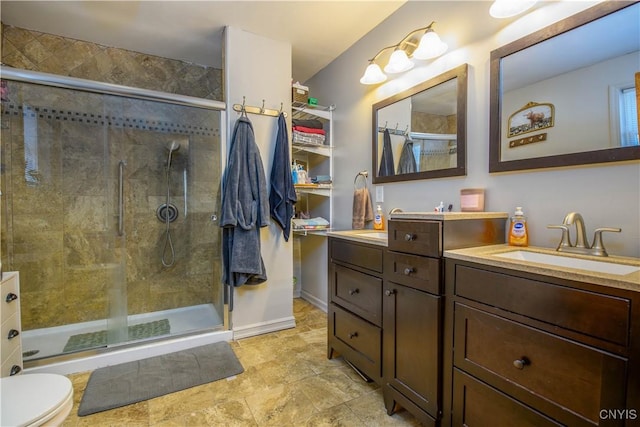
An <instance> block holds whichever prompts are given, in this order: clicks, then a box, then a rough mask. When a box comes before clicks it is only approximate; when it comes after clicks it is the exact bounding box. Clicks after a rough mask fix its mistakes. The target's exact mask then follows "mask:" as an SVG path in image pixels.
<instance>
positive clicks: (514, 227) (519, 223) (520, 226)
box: [509, 206, 529, 246]
mask: <svg viewBox="0 0 640 427" xmlns="http://www.w3.org/2000/svg"><path fill="white" fill-rule="evenodd" d="M509 245H511V246H529V232H528V230H527V219H526V217H525V216H524V213H523V212H522V208H521V207H520V206H518V207H517V208H516V211H515V213H514V215H513V216H512V217H511V221H510V224H509Z"/></svg>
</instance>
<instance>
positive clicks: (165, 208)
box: [156, 141, 180, 267]
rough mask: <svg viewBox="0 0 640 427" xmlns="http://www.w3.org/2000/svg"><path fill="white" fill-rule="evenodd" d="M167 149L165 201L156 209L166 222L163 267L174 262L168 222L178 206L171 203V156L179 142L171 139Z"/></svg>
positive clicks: (161, 219) (160, 217)
mask: <svg viewBox="0 0 640 427" xmlns="http://www.w3.org/2000/svg"><path fill="white" fill-rule="evenodd" d="M166 148H167V150H168V151H169V156H168V157H167V169H166V170H167V201H166V203H165V204H164V205H160V207H159V208H158V210H157V211H156V215H157V216H158V219H159V220H160V221H162V222H164V223H165V224H166V230H165V240H164V247H163V248H162V257H161V260H162V265H164V266H165V267H171V266H172V265H173V264H175V262H176V252H175V250H174V248H173V242H172V241H171V230H170V228H169V224H170V223H171V222H173V221H175V220H176V219H177V218H178V208H176V206H175V205H173V204H172V203H171V158H172V156H173V152H174V151H178V150H179V149H180V143H179V142H178V141H171V142H169V143H168V144H167V145H166ZM167 249H168V250H169V252H170V256H171V257H170V258H168V259H167Z"/></svg>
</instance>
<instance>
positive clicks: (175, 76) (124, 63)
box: [2, 24, 223, 101]
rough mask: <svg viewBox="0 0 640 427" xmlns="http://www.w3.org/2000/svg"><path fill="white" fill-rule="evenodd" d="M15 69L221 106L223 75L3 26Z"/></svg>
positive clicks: (5, 50) (7, 57)
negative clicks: (145, 90) (113, 85)
mask: <svg viewBox="0 0 640 427" xmlns="http://www.w3.org/2000/svg"><path fill="white" fill-rule="evenodd" d="M2 63H3V64H5V65H8V66H10V67H14V68H20V69H24V70H31V71H40V72H44V73H51V74H57V75H61V76H70V77H79V78H83V79H88V80H95V81H99V82H105V83H114V84H120V85H124V86H132V87H139V88H143V89H151V90H158V91H162V92H169V93H176V94H180V95H189V96H195V97H197V98H206V99H213V100H218V101H222V100H223V92H222V88H223V84H222V70H220V69H217V68H212V67H204V66H201V65H197V64H191V63H187V62H183V61H177V60H174V59H168V58H161V57H158V56H153V55H147V54H142V53H138V52H132V51H130V50H125V49H118V48H114V47H107V46H102V45H99V44H96V43H90V42H85V41H82V40H74V39H70V38H66V37H61V36H57V35H53V34H46V33H39V32H37V31H31V30H27V29H23V28H18V27H13V26H10V25H4V24H3V25H2Z"/></svg>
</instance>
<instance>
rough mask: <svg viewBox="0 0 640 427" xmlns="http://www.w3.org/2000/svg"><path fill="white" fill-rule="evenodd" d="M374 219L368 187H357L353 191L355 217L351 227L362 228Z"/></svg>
mask: <svg viewBox="0 0 640 427" xmlns="http://www.w3.org/2000/svg"><path fill="white" fill-rule="evenodd" d="M369 221H373V207H372V206H371V194H369V189H368V188H356V189H355V191H354V192H353V218H352V220H351V228H353V229H354V230H361V229H363V228H364V226H365V224H366V223H367V222H369Z"/></svg>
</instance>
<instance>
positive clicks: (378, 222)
mask: <svg viewBox="0 0 640 427" xmlns="http://www.w3.org/2000/svg"><path fill="white" fill-rule="evenodd" d="M373 229H374V230H384V213H383V212H382V206H381V205H378V206H377V207H376V213H375V215H374V216H373Z"/></svg>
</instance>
